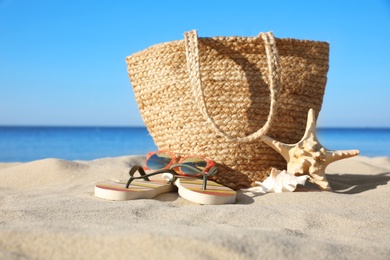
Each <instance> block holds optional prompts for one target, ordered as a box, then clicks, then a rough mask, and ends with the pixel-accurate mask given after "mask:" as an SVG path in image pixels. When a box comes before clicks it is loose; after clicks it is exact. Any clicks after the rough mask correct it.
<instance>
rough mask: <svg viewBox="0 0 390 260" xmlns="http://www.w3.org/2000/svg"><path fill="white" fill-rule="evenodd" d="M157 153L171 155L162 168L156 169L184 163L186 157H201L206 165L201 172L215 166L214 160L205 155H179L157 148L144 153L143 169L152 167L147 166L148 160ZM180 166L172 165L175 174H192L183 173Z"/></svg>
mask: <svg viewBox="0 0 390 260" xmlns="http://www.w3.org/2000/svg"><path fill="white" fill-rule="evenodd" d="M159 153H164V154H168V155H170V156H171V161H170V162H169V164H168V165H166V166H165V167H164V168H162V169H158V170H165V169H171V166H172V165H174V164H185V163H184V161H185V160H186V159H188V158H200V159H203V160H204V161H205V162H206V167H205V168H204V170H203V171H202V173H203V174H205V173H207V172H208V171H209V170H210V169H211V168H212V167H213V166H215V162H214V161H213V160H211V159H209V158H207V157H204V156H201V155H196V154H191V155H185V156H181V155H176V154H175V153H173V152H171V151H165V150H158V151H154V152H149V153H147V154H146V166H145V167H144V169H145V170H152V169H150V168H149V167H148V166H147V165H148V161H149V159H150V157H152V156H153V155H155V154H159ZM180 167H181V166H177V167H173V169H174V170H175V171H176V172H177V174H179V175H182V176H194V175H193V174H186V173H184V172H183V171H182V170H181V169H180Z"/></svg>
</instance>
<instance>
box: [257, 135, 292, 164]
mask: <svg viewBox="0 0 390 260" xmlns="http://www.w3.org/2000/svg"><path fill="white" fill-rule="evenodd" d="M261 139H262V141H263V142H264V143H266V144H267V145H268V146H270V147H271V148H272V149H274V150H275V151H277V152H278V153H280V154H281V155H282V156H283V157H284V158H285V159H286V160H287V159H288V156H289V151H290V150H291V148H292V147H293V146H291V145H288V144H284V143H282V142H279V141H276V140H275V139H273V138H271V137H269V136H267V135H264V136H263V137H262V138H261Z"/></svg>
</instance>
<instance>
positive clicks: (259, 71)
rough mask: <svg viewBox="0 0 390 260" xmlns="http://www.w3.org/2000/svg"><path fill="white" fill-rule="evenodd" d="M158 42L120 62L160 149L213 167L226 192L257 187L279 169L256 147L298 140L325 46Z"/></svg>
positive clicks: (314, 96)
mask: <svg viewBox="0 0 390 260" xmlns="http://www.w3.org/2000/svg"><path fill="white" fill-rule="evenodd" d="M184 35H185V37H184V40H179V41H172V42H167V43H161V44H157V45H154V46H152V47H149V48H147V49H145V50H143V51H140V52H137V53H134V54H132V55H131V56H128V57H127V58H126V62H127V69H128V73H129V77H130V81H131V84H132V87H133V90H134V94H135V98H136V101H137V104H138V107H139V110H140V113H141V115H142V118H143V120H144V122H145V125H146V127H147V129H148V131H149V133H150V135H151V136H152V138H153V140H154V142H155V143H156V145H157V146H158V148H159V149H160V150H170V151H172V152H176V153H179V154H187V155H188V154H199V155H203V156H207V157H209V158H211V159H213V160H215V161H216V163H217V165H218V167H219V169H220V171H219V173H218V176H217V177H216V179H215V180H216V181H217V182H219V183H221V184H223V185H225V186H228V187H230V188H233V189H240V188H244V187H249V186H252V184H254V181H262V180H264V179H265V178H266V177H267V176H268V174H269V172H270V168H271V167H275V168H278V169H285V168H286V162H285V160H284V159H283V157H281V156H280V155H279V154H278V153H277V152H275V151H274V150H273V149H272V148H270V147H268V146H267V145H266V144H265V143H263V142H262V141H261V137H262V136H263V135H265V134H267V135H268V136H270V137H272V138H274V139H277V140H279V141H281V142H284V143H296V142H298V141H299V140H300V138H301V137H302V135H303V133H304V130H305V126H306V116H307V112H308V110H309V109H310V108H313V109H314V110H315V111H317V113H318V111H320V109H321V106H322V100H323V95H324V91H325V85H326V80H327V78H326V74H327V72H328V57H329V44H328V43H326V42H318V41H307V40H296V39H278V38H274V36H273V35H272V33H260V34H259V36H257V37H214V38H198V36H197V32H196V31H190V32H187V33H185V34H184Z"/></svg>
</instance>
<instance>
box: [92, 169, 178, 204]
mask: <svg viewBox="0 0 390 260" xmlns="http://www.w3.org/2000/svg"><path fill="white" fill-rule="evenodd" d="M137 171H138V172H139V173H140V174H141V176H140V177H133V175H134V173H135V172H137ZM129 175H130V179H129V181H128V182H127V183H126V182H113V181H107V182H101V183H97V184H96V185H95V196H96V197H99V198H102V199H107V200H134V199H151V198H154V197H155V196H157V195H159V194H162V193H167V192H171V191H175V190H176V189H177V188H176V187H175V186H174V185H172V183H167V181H165V180H164V179H161V180H150V179H149V178H148V177H147V176H145V175H146V174H145V172H144V170H143V169H142V167H141V166H133V167H132V168H131V170H130V172H129Z"/></svg>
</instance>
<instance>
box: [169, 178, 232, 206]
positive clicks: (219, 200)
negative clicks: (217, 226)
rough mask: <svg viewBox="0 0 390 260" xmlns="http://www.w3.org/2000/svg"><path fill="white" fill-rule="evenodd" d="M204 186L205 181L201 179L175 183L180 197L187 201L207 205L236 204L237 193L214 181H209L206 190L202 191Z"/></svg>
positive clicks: (179, 180) (183, 180)
mask: <svg viewBox="0 0 390 260" xmlns="http://www.w3.org/2000/svg"><path fill="white" fill-rule="evenodd" d="M202 184H203V180H201V179H183V178H179V179H177V180H176V181H175V185H176V186H177V187H178V189H179V195H180V196H181V197H182V198H184V199H186V200H189V201H192V202H195V203H199V204H205V205H218V204H230V203H234V202H235V200H236V191H234V190H232V189H230V188H228V187H225V186H223V185H220V184H218V183H216V182H213V181H207V188H206V190H202Z"/></svg>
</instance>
